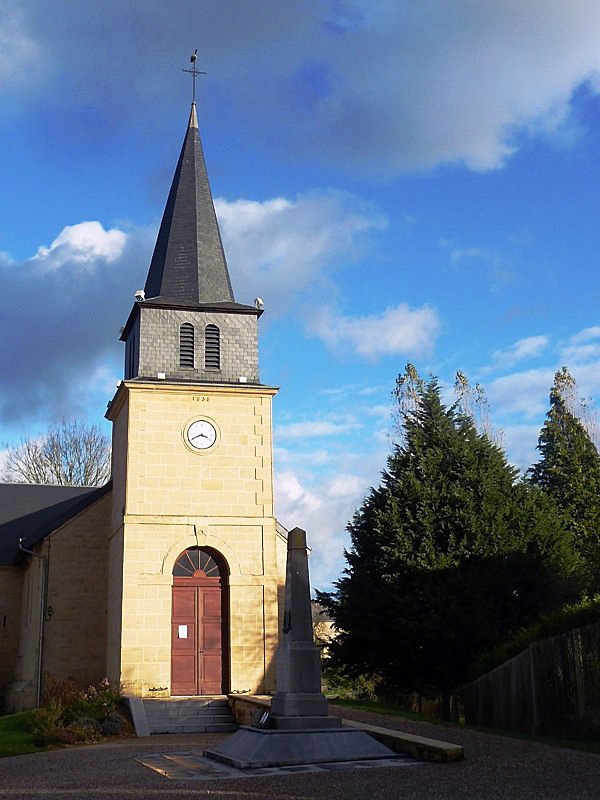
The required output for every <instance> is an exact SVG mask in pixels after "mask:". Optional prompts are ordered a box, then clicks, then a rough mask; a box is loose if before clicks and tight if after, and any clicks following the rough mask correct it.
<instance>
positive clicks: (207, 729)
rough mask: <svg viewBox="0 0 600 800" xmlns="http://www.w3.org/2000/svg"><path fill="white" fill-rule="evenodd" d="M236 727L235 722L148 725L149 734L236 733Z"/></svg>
mask: <svg viewBox="0 0 600 800" xmlns="http://www.w3.org/2000/svg"><path fill="white" fill-rule="evenodd" d="M238 727H239V726H238V725H237V723H236V722H227V723H215V724H213V725H202V724H199V723H195V724H194V723H190V724H187V725H180V724H178V723H168V724H163V725H161V724H156V725H154V724H151V725H149V728H150V733H231V732H233V731H237V729H238Z"/></svg>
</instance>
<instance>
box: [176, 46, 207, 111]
mask: <svg viewBox="0 0 600 800" xmlns="http://www.w3.org/2000/svg"><path fill="white" fill-rule="evenodd" d="M197 58H198V48H196V49H195V50H194V52H193V53H192V55H191V56H190V64H191V65H192V66H191V68H190V69H182V70H181V71H182V72H188V73H189V74H190V75H191V76H192V103H195V102H196V75H206V72H202V71H201V70H199V69H196V60H197Z"/></svg>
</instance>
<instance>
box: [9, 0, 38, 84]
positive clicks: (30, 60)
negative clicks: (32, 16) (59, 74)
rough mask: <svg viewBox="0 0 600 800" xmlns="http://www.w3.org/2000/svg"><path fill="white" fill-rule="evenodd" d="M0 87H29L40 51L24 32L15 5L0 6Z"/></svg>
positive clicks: (24, 28) (20, 17) (20, 12)
mask: <svg viewBox="0 0 600 800" xmlns="http://www.w3.org/2000/svg"><path fill="white" fill-rule="evenodd" d="M0 14H1V15H2V25H1V26H0V87H2V88H4V89H5V90H6V89H9V88H13V89H14V88H15V85H18V86H22V85H23V84H29V83H30V82H31V80H32V78H33V77H34V76H35V75H37V73H38V71H39V69H40V67H39V55H40V48H39V45H38V44H37V42H35V41H34V40H33V38H32V37H31V35H30V34H29V33H28V32H27V31H26V27H25V20H24V19H23V14H22V9H19V8H18V6H17V5H16V3H12V2H2V3H0Z"/></svg>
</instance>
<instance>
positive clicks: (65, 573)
mask: <svg viewBox="0 0 600 800" xmlns="http://www.w3.org/2000/svg"><path fill="white" fill-rule="evenodd" d="M110 508H111V497H110V493H107V494H105V495H104V496H103V497H101V498H100V499H98V500H97V501H96V502H95V503H93V504H92V505H91V506H89V507H88V508H86V509H85V510H84V511H82V512H81V513H80V514H78V515H77V516H76V517H73V519H71V520H69V521H68V522H66V523H65V524H64V525H62V526H61V527H60V528H57V530H56V531H54V532H53V533H52V534H51V535H50V536H48V537H47V538H46V539H45V540H44V541H43V542H42V543H41V544H40V545H38V546H37V547H36V548H35V552H37V553H39V554H40V555H44V556H45V557H46V558H47V559H48V591H47V606H51V607H52V616H51V617H48V615H46V619H45V621H44V639H43V648H42V650H43V652H42V674H44V673H50V674H51V675H53V676H54V677H56V678H60V679H62V680H66V679H68V678H70V679H73V680H74V681H75V682H76V683H78V684H80V685H82V686H84V685H87V684H89V683H92V682H93V681H96V680H99V679H101V678H102V677H104V675H105V663H106V613H107V576H108V537H109V534H110ZM15 572H17V573H18V574H19V575H20V579H21V581H22V586H23V588H22V593H21V602H20V626H19V628H20V631H19V640H18V649H17V654H16V659H15V660H14V671H13V675H12V680H11V683H10V684H8V686H7V689H6V706H7V708H8V709H9V710H11V711H19V710H21V709H23V708H31V707H33V706H35V704H36V700H37V681H38V657H39V640H40V617H41V615H40V612H41V601H42V598H43V561H42V560H41V559H39V558H35V557H34V556H31V557H30V558H29V559H28V561H27V562H26V565H25V567H24V568H23V569H22V570H18V571H17V570H15ZM1 622H2V620H1V619H0V624H1ZM0 652H1V653H2V658H0V661H2V662H3V661H4V652H3V651H0Z"/></svg>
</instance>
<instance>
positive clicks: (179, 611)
mask: <svg viewBox="0 0 600 800" xmlns="http://www.w3.org/2000/svg"><path fill="white" fill-rule="evenodd" d="M182 573H183V574H182ZM222 609H223V587H222V578H221V575H220V571H219V569H218V567H217V565H216V562H215V561H214V559H213V558H212V556H210V554H208V553H206V551H203V550H199V549H198V548H192V549H191V550H186V551H185V553H182V554H181V556H180V557H179V558H178V559H177V562H176V563H175V568H174V569H173V613H172V622H171V642H172V645H171V694H173V695H202V694H205V695H207V694H221V693H222V692H223V620H222V616H223V611H222Z"/></svg>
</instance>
